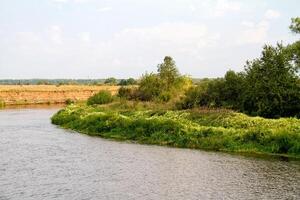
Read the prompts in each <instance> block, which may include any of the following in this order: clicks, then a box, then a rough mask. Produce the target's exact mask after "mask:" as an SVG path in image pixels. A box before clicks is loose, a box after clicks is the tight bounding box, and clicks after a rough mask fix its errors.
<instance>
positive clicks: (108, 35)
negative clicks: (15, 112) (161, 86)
mask: <svg viewBox="0 0 300 200" xmlns="http://www.w3.org/2000/svg"><path fill="white" fill-rule="evenodd" d="M299 15H300V1H299V0H243V1H242V0H201V1H200V0H26V1H25V0H0V79H10V78H13V79H20V78H22V79H23V78H25V79H27V78H50V79H52V78H106V77H116V78H128V77H134V78H138V77H140V76H141V75H142V74H143V73H145V72H152V71H156V69H157V64H159V63H161V62H162V61H163V58H164V57H165V56H171V57H173V58H174V60H175V61H176V64H177V67H178V68H179V71H180V72H181V73H182V74H186V75H190V76H192V77H195V78H204V77H221V76H223V75H224V74H225V72H226V71H227V70H229V69H231V70H235V71H241V70H243V68H244V64H245V62H246V61H247V60H251V59H254V58H256V57H259V56H260V53H261V50H262V47H263V45H264V44H272V45H274V44H276V42H278V41H279V42H283V43H284V44H287V43H291V42H293V41H295V40H297V39H299V38H297V37H298V36H297V35H294V34H292V33H291V32H290V30H289V29H288V26H289V24H290V21H291V20H290V19H291V18H292V17H297V16H299Z"/></svg>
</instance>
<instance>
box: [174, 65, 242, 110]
mask: <svg viewBox="0 0 300 200" xmlns="http://www.w3.org/2000/svg"><path fill="white" fill-rule="evenodd" d="M243 82H244V78H243V75H242V74H237V73H235V72H234V71H228V72H227V73H226V75H225V78H217V79H210V80H206V81H205V82H201V83H199V84H198V86H196V87H193V88H190V89H189V90H188V91H187V92H186V93H185V97H184V98H183V99H182V100H181V101H180V102H178V104H177V106H178V108H184V109H187V108H193V107H197V106H206V107H226V108H237V107H238V105H239V104H240V94H241V93H242V91H243Z"/></svg>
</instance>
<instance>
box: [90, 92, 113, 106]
mask: <svg viewBox="0 0 300 200" xmlns="http://www.w3.org/2000/svg"><path fill="white" fill-rule="evenodd" d="M112 101H113V97H112V95H111V93H110V92H108V91H105V90H103V91H100V92H98V93H97V94H95V95H93V96H91V97H90V98H88V100H87V105H94V104H106V103H110V102H112Z"/></svg>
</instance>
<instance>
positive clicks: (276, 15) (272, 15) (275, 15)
mask: <svg viewBox="0 0 300 200" xmlns="http://www.w3.org/2000/svg"><path fill="white" fill-rule="evenodd" d="M280 16H281V13H280V12H279V11H276V10H271V9H269V10H267V11H266V12H265V15H264V17H265V18H266V19H276V18H279V17H280Z"/></svg>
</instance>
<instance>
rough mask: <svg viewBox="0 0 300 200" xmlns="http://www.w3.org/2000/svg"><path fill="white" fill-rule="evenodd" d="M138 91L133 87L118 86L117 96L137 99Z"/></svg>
mask: <svg viewBox="0 0 300 200" xmlns="http://www.w3.org/2000/svg"><path fill="white" fill-rule="evenodd" d="M138 96H139V95H138V91H137V88H135V87H124V86H122V87H120V88H119V90H118V97H120V98H124V99H128V100H134V99H138Z"/></svg>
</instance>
